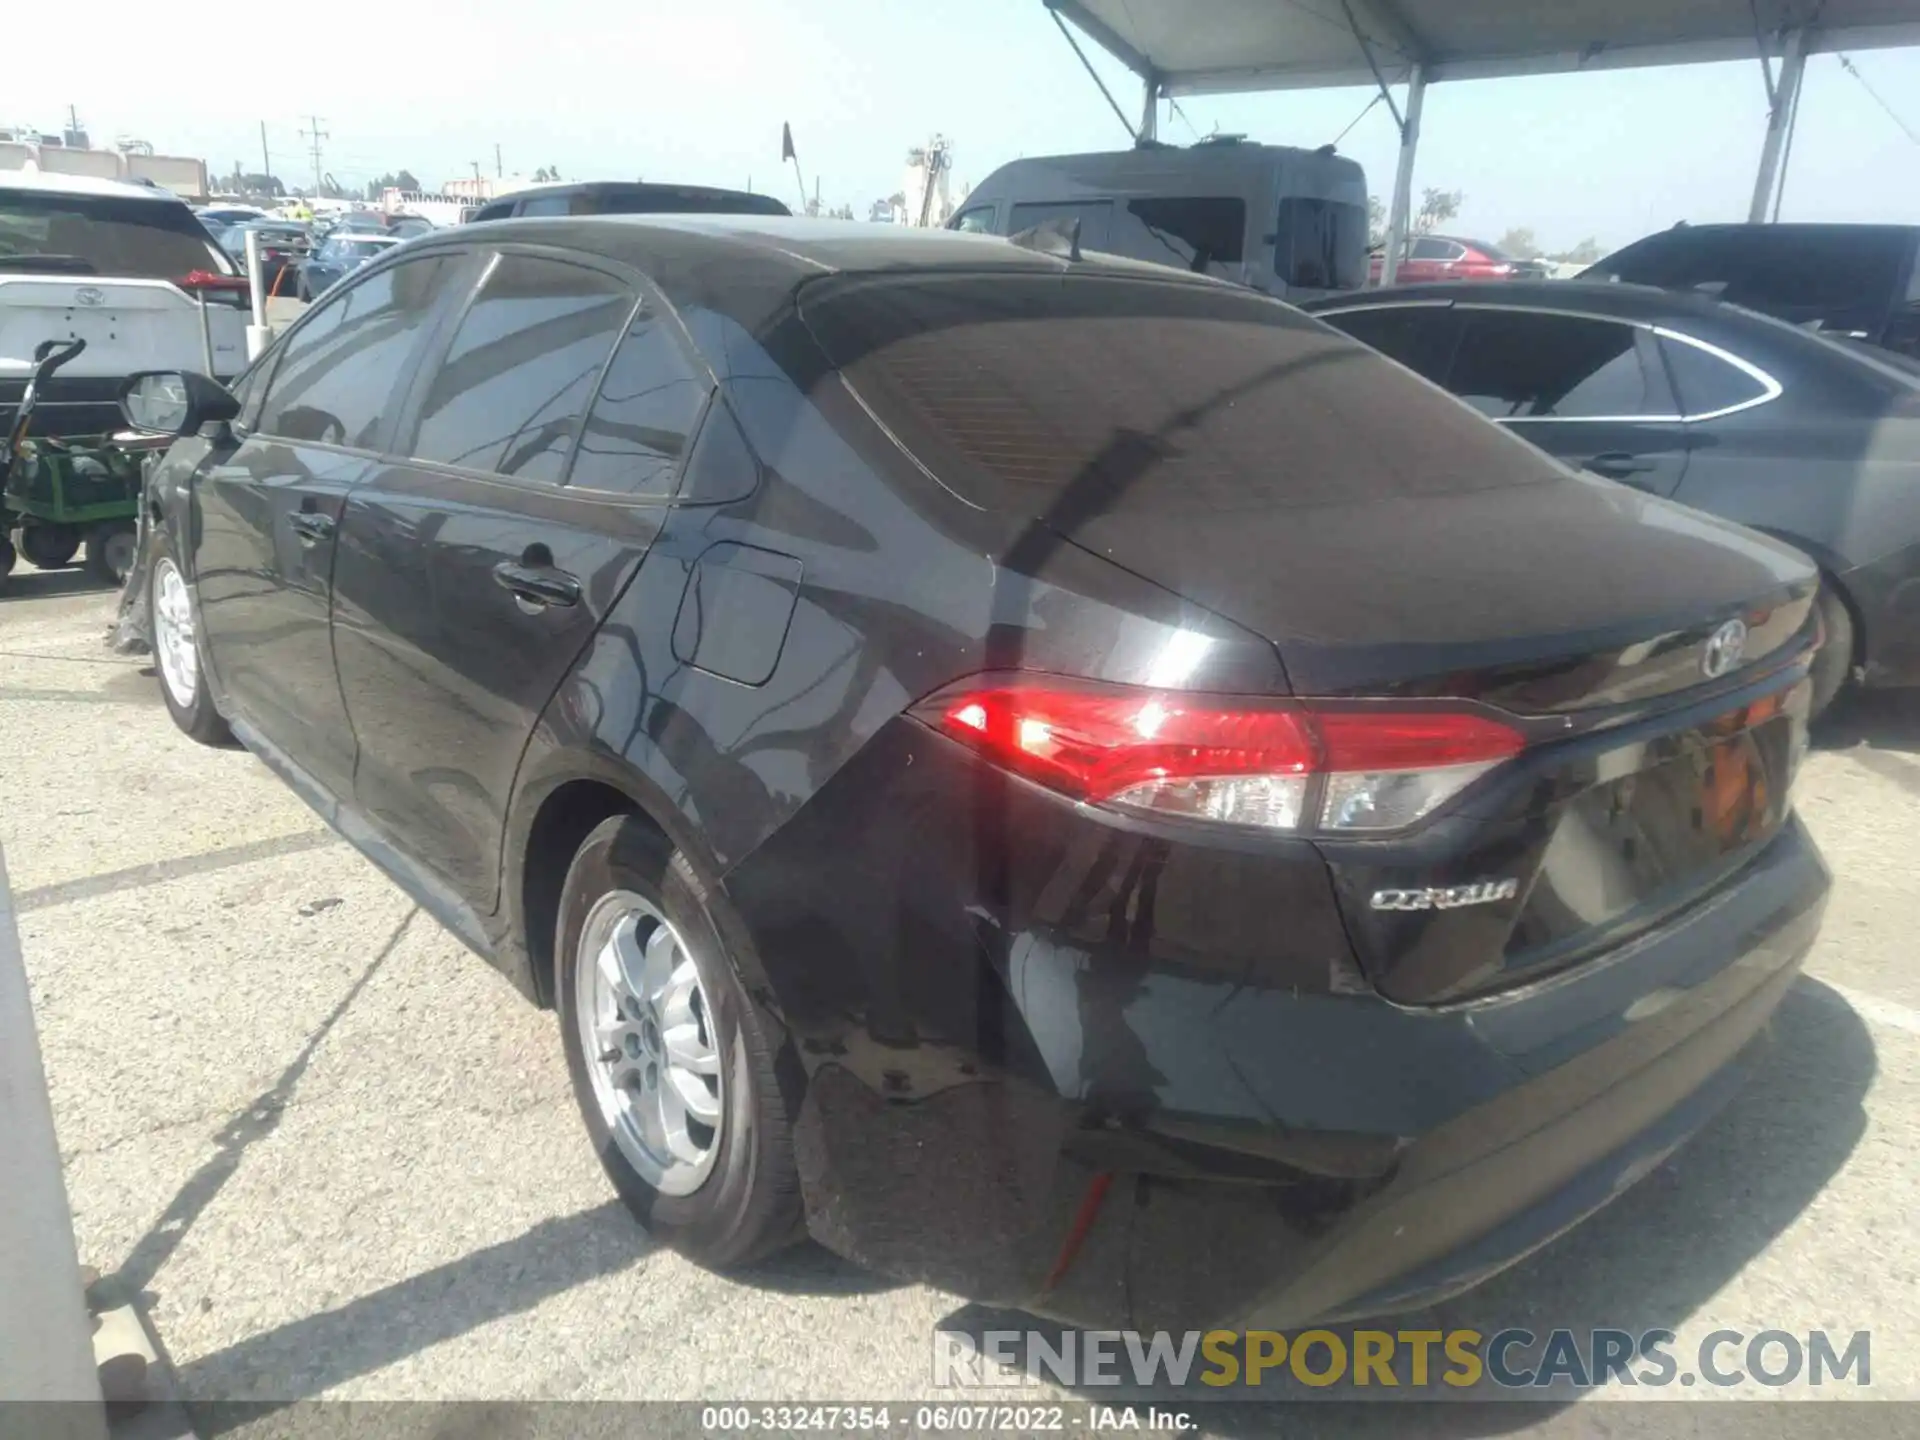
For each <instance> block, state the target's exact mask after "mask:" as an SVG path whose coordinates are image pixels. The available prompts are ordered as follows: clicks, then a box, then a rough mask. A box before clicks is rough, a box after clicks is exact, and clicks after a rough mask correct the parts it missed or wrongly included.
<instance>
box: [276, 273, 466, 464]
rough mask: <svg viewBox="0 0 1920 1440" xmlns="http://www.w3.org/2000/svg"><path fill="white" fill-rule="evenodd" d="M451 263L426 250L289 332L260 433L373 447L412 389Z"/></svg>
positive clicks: (346, 293) (359, 285) (365, 282)
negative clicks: (417, 358) (416, 360)
mask: <svg viewBox="0 0 1920 1440" xmlns="http://www.w3.org/2000/svg"><path fill="white" fill-rule="evenodd" d="M450 264H451V262H450V261H449V259H448V258H447V257H446V256H442V255H423V256H420V257H418V258H417V259H412V260H405V261H402V262H401V263H399V264H398V265H392V266H389V267H387V268H386V269H383V270H379V271H376V272H375V273H373V274H371V275H368V276H367V277H366V278H365V279H363V280H360V281H358V282H357V283H355V284H353V285H352V286H350V287H349V288H348V289H347V290H345V291H343V292H342V293H340V294H338V295H336V296H334V298H332V299H331V300H329V301H327V302H326V304H324V305H322V306H320V307H319V309H318V310H316V311H315V312H314V313H313V314H311V315H310V316H308V317H307V318H306V319H305V320H304V321H303V322H302V323H301V325H300V328H299V329H298V330H296V331H294V332H293V333H292V334H291V335H289V336H288V337H287V343H286V347H285V349H284V350H282V352H281V355H280V359H279V363H278V364H277V365H276V366H275V367H274V372H273V378H272V380H271V382H270V383H269V384H268V386H267V392H266V396H265V399H264V400H263V402H262V404H261V407H260V418H259V420H258V422H257V423H256V425H255V429H256V431H257V432H258V433H260V434H263V435H272V436H278V437H280V438H282V439H287V440H307V441H317V442H320V443H323V444H329V445H345V446H349V447H352V448H355V449H371V448H373V447H375V446H376V445H378V444H379V443H380V432H381V429H382V427H383V426H384V424H385V422H386V421H387V420H388V419H389V418H390V417H391V415H392V414H393V411H394V407H395V406H396V405H397V404H398V401H399V399H400V397H401V396H403V395H404V394H405V392H406V383H405V382H406V377H407V375H408V373H409V370H410V365H411V362H412V360H413V357H414V355H415V353H416V352H417V351H418V349H419V346H420V342H421V340H422V339H423V338H424V335H425V327H426V323H427V320H428V318H429V317H430V316H431V314H432V312H433V305H434V301H435V299H436V298H437V296H438V294H439V281H440V277H441V276H442V275H443V273H445V272H446V271H447V269H448V268H449V265H450Z"/></svg>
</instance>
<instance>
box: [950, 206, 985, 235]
mask: <svg viewBox="0 0 1920 1440" xmlns="http://www.w3.org/2000/svg"><path fill="white" fill-rule="evenodd" d="M953 228H954V229H955V230H964V231H966V232H967V233H968V234H969V235H991V234H992V233H993V206H991V205H976V206H974V207H973V208H972V209H971V210H962V211H961V212H960V213H959V214H958V215H956V216H954V217H953Z"/></svg>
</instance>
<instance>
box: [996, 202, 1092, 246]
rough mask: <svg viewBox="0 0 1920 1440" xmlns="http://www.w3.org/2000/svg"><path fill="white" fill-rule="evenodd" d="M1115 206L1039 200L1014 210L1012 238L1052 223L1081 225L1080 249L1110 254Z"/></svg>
mask: <svg viewBox="0 0 1920 1440" xmlns="http://www.w3.org/2000/svg"><path fill="white" fill-rule="evenodd" d="M1112 215H1113V202H1112V201H1110V200H1080V201H1071V200H1062V201H1052V200H1035V201H1030V202H1029V203H1027V204H1025V205H1016V206H1014V207H1013V219H1012V222H1011V225H1012V228H1011V229H1010V230H1009V231H1008V233H1009V234H1012V235H1018V234H1019V233H1020V232H1021V231H1022V230H1031V229H1032V228H1033V227H1034V226H1036V225H1042V224H1045V223H1046V222H1047V221H1049V220H1059V221H1061V222H1063V223H1071V222H1072V221H1075V220H1078V221H1079V222H1080V246H1081V248H1082V249H1085V250H1110V249H1112V248H1113V247H1112V245H1111V243H1110V242H1109V240H1108V238H1107V236H1108V231H1109V229H1110V228H1111V224H1112Z"/></svg>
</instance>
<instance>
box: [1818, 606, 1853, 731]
mask: <svg viewBox="0 0 1920 1440" xmlns="http://www.w3.org/2000/svg"><path fill="white" fill-rule="evenodd" d="M1814 603H1815V604H1816V605H1817V606H1819V608H1820V623H1821V625H1822V626H1823V627H1825V630H1826V636H1827V640H1826V643H1825V644H1824V645H1822V646H1821V647H1820V653H1819V654H1817V655H1815V656H1814V657H1813V674H1812V680H1813V694H1812V696H1811V697H1809V700H1808V706H1807V713H1808V718H1809V719H1815V720H1817V719H1819V718H1820V716H1821V715H1822V714H1824V713H1825V712H1826V710H1827V707H1828V706H1830V705H1832V704H1833V702H1834V700H1835V699H1836V698H1837V697H1838V696H1839V694H1840V692H1841V691H1842V690H1844V689H1845V688H1846V684H1847V680H1848V678H1849V677H1850V676H1851V675H1852V673H1853V616H1852V614H1851V613H1850V612H1849V611H1848V609H1847V602H1846V601H1844V600H1842V599H1841V598H1840V594H1839V592H1838V591H1837V590H1835V589H1834V588H1833V582H1832V581H1831V580H1829V579H1827V578H1826V576H1825V575H1822V576H1821V577H1820V595H1819V598H1818V599H1817V600H1815V601H1814Z"/></svg>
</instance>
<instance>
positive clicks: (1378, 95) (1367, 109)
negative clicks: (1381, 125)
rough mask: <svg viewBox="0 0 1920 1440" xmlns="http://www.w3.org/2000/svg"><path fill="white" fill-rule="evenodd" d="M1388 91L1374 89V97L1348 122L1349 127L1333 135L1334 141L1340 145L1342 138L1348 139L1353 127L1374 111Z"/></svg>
mask: <svg viewBox="0 0 1920 1440" xmlns="http://www.w3.org/2000/svg"><path fill="white" fill-rule="evenodd" d="M1386 93H1387V92H1386V91H1384V90H1376V91H1374V92H1373V98H1372V99H1371V100H1369V101H1367V103H1366V104H1365V105H1364V106H1362V107H1361V110H1360V113H1359V114H1358V115H1356V116H1354V117H1353V119H1351V120H1349V121H1348V122H1347V128H1346V129H1344V130H1342V131H1341V132H1340V133H1339V134H1338V135H1336V136H1334V137H1333V143H1334V144H1335V145H1338V144H1339V143H1340V142H1341V141H1342V140H1344V139H1346V138H1347V136H1349V135H1351V134H1352V133H1353V127H1354V126H1356V125H1358V124H1359V123H1360V122H1361V121H1362V120H1364V119H1366V118H1367V116H1369V115H1371V114H1372V113H1373V107H1374V106H1376V105H1378V104H1379V103H1380V102H1381V101H1382V100H1383V99H1385V98H1386Z"/></svg>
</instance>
